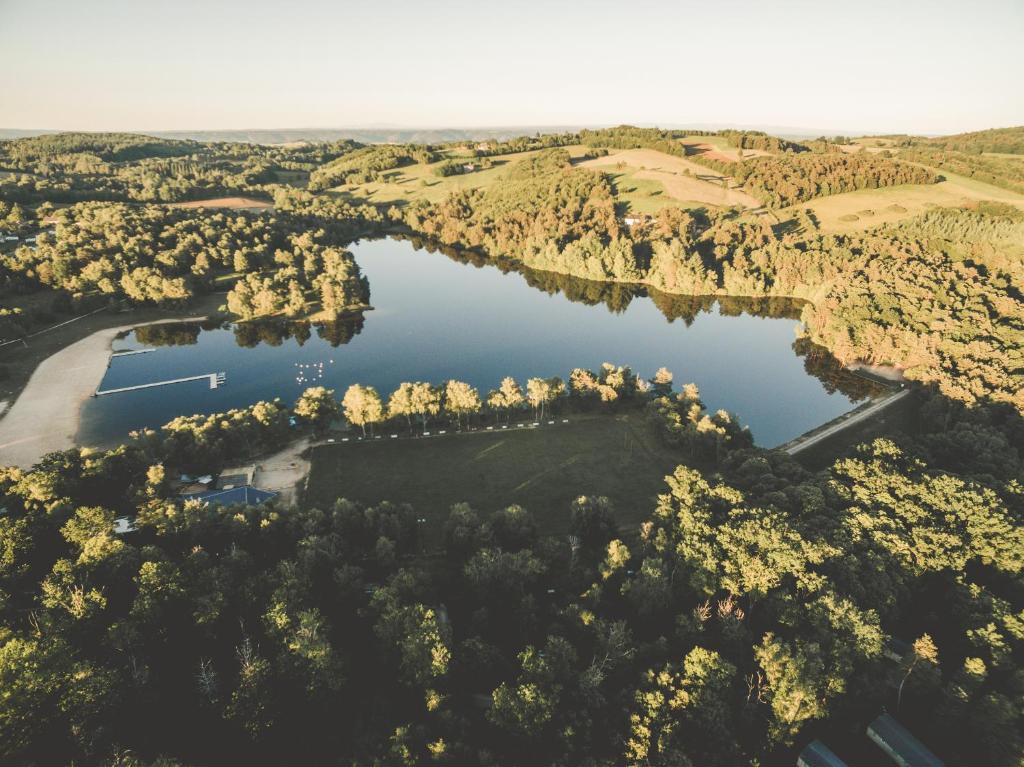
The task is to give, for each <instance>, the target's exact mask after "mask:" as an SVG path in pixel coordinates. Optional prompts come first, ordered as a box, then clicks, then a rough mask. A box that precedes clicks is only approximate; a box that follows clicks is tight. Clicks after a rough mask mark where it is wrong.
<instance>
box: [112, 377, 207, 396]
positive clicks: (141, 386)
mask: <svg viewBox="0 0 1024 767" xmlns="http://www.w3.org/2000/svg"><path fill="white" fill-rule="evenodd" d="M203 379H208V380H209V381H210V388H211V389H216V388H217V387H219V386H223V385H224V383H225V382H226V381H227V374H226V373H203V374H202V375H197V376H188V377H187V378H172V379H171V380H169V381H153V382H152V383H144V384H136V385H135V386H121V387H119V388H117V389H103V390H100V389H97V390H96V392H95V393H94V394H93V395H92V396H94V397H102V396H104V395H105V394H121V393H122V392H126V391H138V390H139V389H152V388H153V387H155V386H170V385H171V384H179V383H186V382H188V381H202V380H203Z"/></svg>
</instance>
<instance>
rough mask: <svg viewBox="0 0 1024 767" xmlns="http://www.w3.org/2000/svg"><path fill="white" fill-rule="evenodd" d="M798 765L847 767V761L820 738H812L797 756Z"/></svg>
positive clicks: (803, 766)
mask: <svg viewBox="0 0 1024 767" xmlns="http://www.w3.org/2000/svg"><path fill="white" fill-rule="evenodd" d="M796 763H797V765H798V767H846V762H844V761H843V760H842V759H840V758H839V757H838V756H836V755H835V754H834V753H833V752H832V749H830V748H829V747H828V746H826V745H825V744H824V743H822V742H821V741H820V740H812V741H811V742H810V743H808V744H807V747H806V748H805V749H804V750H803V751H801V752H800V756H798V757H797V758H796Z"/></svg>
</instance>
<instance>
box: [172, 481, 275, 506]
mask: <svg viewBox="0 0 1024 767" xmlns="http://www.w3.org/2000/svg"><path fill="white" fill-rule="evenodd" d="M181 497H182V498H185V499H186V500H193V499H194V500H197V501H205V502H206V503H210V504H213V505H215V506H231V505H233V504H236V503H244V504H246V505H249V506H255V505H258V504H261V503H265V502H266V501H269V500H270V499H271V498H276V497H277V493H272V492H270V491H269V490H260V489H259V488H256V487H252V486H251V485H244V486H242V487H233V488H231V489H230V490H210V491H207V492H205V493H188V494H187V495H183V496H181Z"/></svg>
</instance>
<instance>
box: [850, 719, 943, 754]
mask: <svg viewBox="0 0 1024 767" xmlns="http://www.w3.org/2000/svg"><path fill="white" fill-rule="evenodd" d="M868 737H869V738H871V740H873V741H874V742H875V744H876V745H877V746H878V747H879V748H880V749H882V750H883V751H884V752H885V753H886V754H887V755H888V757H889V758H890V759H892V760H893V761H894V762H895V763H896V764H898V765H900V767H945V763H944V762H943V761H942V760H941V759H939V758H938V757H937V756H935V754H933V753H932V752H931V751H929V750H928V748H927V747H926V746H925V745H924V743H922V742H921V741H919V740H918V739H917V738H915V737H914V736H913V735H911V734H910V731H909V730H908V729H907V728H906V727H904V726H903V725H902V724H900V723H899V722H897V721H896V720H895V719H893V718H892V717H891V716H889V714H882V715H881V716H879V717H878V718H877V719H875V721H873V722H872V723H871V724H869V725H868Z"/></svg>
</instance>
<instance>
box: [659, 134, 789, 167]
mask: <svg viewBox="0 0 1024 767" xmlns="http://www.w3.org/2000/svg"><path fill="white" fill-rule="evenodd" d="M679 143H680V144H684V145H686V146H687V147H690V148H691V149H692V150H694V151H696V152H698V153H700V154H703V155H704V156H706V157H708V158H710V159H712V160H724V161H726V162H738V161H739V159H740V150H739V148H738V147H734V146H729V139H727V138H726V137H725V136H683V137H682V138H681V139H679ZM769 155H771V152H765V151H764V150H763V149H744V150H743V156H744V157H768V156H769Z"/></svg>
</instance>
